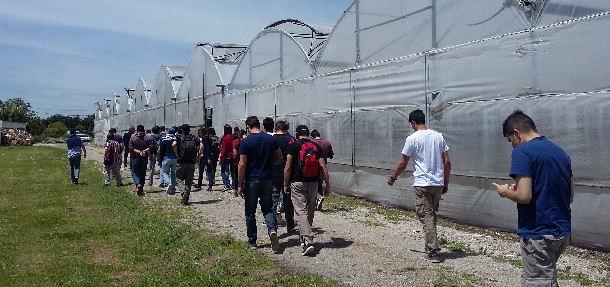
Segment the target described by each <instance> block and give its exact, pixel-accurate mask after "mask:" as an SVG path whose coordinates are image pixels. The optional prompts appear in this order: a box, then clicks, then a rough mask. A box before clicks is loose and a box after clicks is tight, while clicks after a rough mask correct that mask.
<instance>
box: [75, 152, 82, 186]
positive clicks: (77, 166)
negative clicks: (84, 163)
mask: <svg viewBox="0 0 610 287" xmlns="http://www.w3.org/2000/svg"><path fill="white" fill-rule="evenodd" d="M80 161H81V157H80V155H79V156H77V157H75V158H74V182H75V183H78V176H79V175H80Z"/></svg>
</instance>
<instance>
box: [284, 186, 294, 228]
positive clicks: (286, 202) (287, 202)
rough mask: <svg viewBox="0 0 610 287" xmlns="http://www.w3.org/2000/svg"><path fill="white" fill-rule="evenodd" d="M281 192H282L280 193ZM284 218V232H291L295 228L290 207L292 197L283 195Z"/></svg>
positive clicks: (291, 206) (292, 208) (292, 209)
mask: <svg viewBox="0 0 610 287" xmlns="http://www.w3.org/2000/svg"><path fill="white" fill-rule="evenodd" d="M283 181H284V180H283V179H282V185H283ZM282 192H283V191H282ZM283 201H284V217H285V218H286V231H292V230H293V229H294V228H295V227H296V224H295V220H294V206H293V205H292V197H291V195H290V194H284V196H283Z"/></svg>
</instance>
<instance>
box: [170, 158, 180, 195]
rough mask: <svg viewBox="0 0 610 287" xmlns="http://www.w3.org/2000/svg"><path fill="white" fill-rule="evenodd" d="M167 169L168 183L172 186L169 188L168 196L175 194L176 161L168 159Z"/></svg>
mask: <svg viewBox="0 0 610 287" xmlns="http://www.w3.org/2000/svg"><path fill="white" fill-rule="evenodd" d="M169 169H170V180H169V183H170V184H171V185H172V187H171V188H170V194H174V193H176V184H177V183H176V182H177V180H176V171H177V169H178V160H177V159H170V160H169Z"/></svg>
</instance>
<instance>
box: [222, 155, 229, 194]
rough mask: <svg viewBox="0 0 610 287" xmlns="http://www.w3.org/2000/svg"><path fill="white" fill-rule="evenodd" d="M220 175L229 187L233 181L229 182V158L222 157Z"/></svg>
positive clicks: (224, 183)
mask: <svg viewBox="0 0 610 287" xmlns="http://www.w3.org/2000/svg"><path fill="white" fill-rule="evenodd" d="M220 177H221V178H222V184H223V185H224V187H225V189H226V188H229V187H230V186H231V182H229V160H228V159H226V158H223V159H222V164H221V165H220Z"/></svg>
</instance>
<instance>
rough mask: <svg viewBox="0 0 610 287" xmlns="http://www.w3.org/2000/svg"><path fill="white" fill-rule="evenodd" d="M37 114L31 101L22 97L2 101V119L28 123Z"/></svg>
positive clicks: (0, 104) (0, 111)
mask: <svg viewBox="0 0 610 287" xmlns="http://www.w3.org/2000/svg"><path fill="white" fill-rule="evenodd" d="M35 116H36V113H35V112H34V111H32V107H31V106H30V103H26V102H25V101H24V100H23V99H22V98H12V99H8V100H5V101H0V120H3V121H9V122H18V123H26V122H28V120H30V119H32V118H34V117H35Z"/></svg>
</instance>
